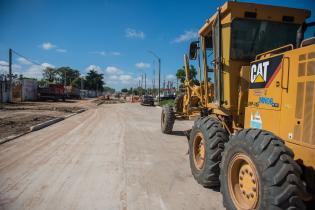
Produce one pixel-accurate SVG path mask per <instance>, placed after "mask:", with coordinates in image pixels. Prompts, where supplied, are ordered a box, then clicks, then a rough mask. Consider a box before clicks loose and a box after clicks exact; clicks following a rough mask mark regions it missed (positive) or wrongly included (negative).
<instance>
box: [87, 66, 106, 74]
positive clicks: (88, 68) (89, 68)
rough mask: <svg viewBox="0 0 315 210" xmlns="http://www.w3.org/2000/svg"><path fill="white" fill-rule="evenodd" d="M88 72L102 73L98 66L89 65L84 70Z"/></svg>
mask: <svg viewBox="0 0 315 210" xmlns="http://www.w3.org/2000/svg"><path fill="white" fill-rule="evenodd" d="M90 70H96V71H97V72H99V73H101V72H102V68H101V67H100V66H97V65H94V64H92V65H89V66H88V67H86V68H85V71H86V72H88V71H90Z"/></svg>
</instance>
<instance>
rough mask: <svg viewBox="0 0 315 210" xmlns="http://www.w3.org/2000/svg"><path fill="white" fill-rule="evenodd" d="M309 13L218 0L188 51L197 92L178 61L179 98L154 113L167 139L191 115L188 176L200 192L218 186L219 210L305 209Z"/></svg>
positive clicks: (314, 101) (314, 81) (308, 192)
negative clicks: (194, 62) (181, 82)
mask: <svg viewBox="0 0 315 210" xmlns="http://www.w3.org/2000/svg"><path fill="white" fill-rule="evenodd" d="M310 14H311V12H310V11H309V10H304V9H294V8H287V7H279V6H270V5H262V4H253V3H245V2H226V3H225V4H224V5H223V6H221V7H219V8H218V9H217V11H216V12H215V14H214V15H213V16H212V17H211V18H210V19H208V20H207V21H206V23H205V24H204V26H202V28H201V29H200V30H199V38H198V41H195V42H192V43H191V44H190V49H189V59H190V60H197V63H198V64H199V65H198V67H199V75H200V77H201V78H200V85H194V84H193V83H192V81H191V80H190V78H189V77H188V75H189V65H188V62H189V60H188V57H187V56H186V55H185V56H184V58H185V59H184V62H185V68H186V75H187V76H186V81H185V95H184V97H181V98H178V99H177V100H176V103H175V107H164V108H163V110H162V115H161V129H162V132H164V133H171V132H172V128H173V124H174V121H175V119H177V118H187V119H188V118H190V117H195V116H199V117H197V119H196V120H195V122H194V125H193V127H192V130H191V132H190V136H189V141H188V142H189V159H190V167H191V171H192V174H193V176H194V178H195V179H196V181H197V182H198V183H199V184H201V185H203V186H206V187H210V188H218V187H220V191H221V193H222V195H223V202H224V206H225V207H226V208H227V209H242V210H245V209H246V210H249V209H259V210H272V209H305V208H306V205H309V204H310V203H311V202H312V201H314V191H315V173H314V168H315V37H311V38H308V39H304V33H305V31H306V29H307V28H309V27H310V26H314V25H315V24H314V23H307V22H306V19H307V18H308V17H310ZM200 60H201V61H200ZM200 63H202V65H200ZM211 67H212V69H211ZM201 69H202V72H201ZM209 75H213V78H212V79H213V84H212V83H211V84H210V80H209V79H208V77H209ZM312 209H315V208H314V207H313V208H312Z"/></svg>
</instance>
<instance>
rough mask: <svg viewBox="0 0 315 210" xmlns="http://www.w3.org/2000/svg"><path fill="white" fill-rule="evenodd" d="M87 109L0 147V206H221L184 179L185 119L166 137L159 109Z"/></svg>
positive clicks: (217, 197) (216, 209)
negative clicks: (161, 124)
mask: <svg viewBox="0 0 315 210" xmlns="http://www.w3.org/2000/svg"><path fill="white" fill-rule="evenodd" d="M82 103H83V104H82V105H80V106H79V107H80V108H81V107H84V103H85V102H82ZM87 103H89V102H87ZM94 104H95V103H94ZM94 104H93V103H92V105H91V106H90V105H87V106H90V107H89V109H88V110H87V111H85V112H83V113H80V114H77V115H74V116H73V117H70V118H67V119H65V120H63V121H61V122H59V123H56V124H54V125H52V126H49V127H46V128H44V129H41V130H39V131H36V132H32V133H29V134H26V135H24V136H22V137H19V138H17V139H15V140H12V141H9V142H6V143H4V144H1V145H0V209H32V210H36V209H52V210H55V209H66V210H68V209H76V210H77V209H82V210H87V209H106V210H140V209H141V210H142V209H144V210H149V209H150V210H155V209H156V210H161V209H162V210H167V209H169V210H177V209H178V210H192V209H194V210H207V209H209V210H222V209H224V208H223V206H222V198H221V194H220V193H219V192H217V191H213V190H210V189H207V188H203V187H202V186H200V185H199V184H197V182H196V181H195V180H194V178H193V177H192V175H191V171H190V167H189V157H188V154H187V152H188V145H187V138H186V136H185V135H184V132H182V131H185V130H187V129H190V128H191V125H192V123H193V122H192V121H177V122H176V123H175V126H174V132H173V134H172V135H166V134H162V133H161V131H160V114H161V108H159V107H150V106H141V105H139V104H131V103H121V104H102V105H100V106H95V105H94ZM70 107H71V105H70ZM56 112H57V111H56ZM56 114H57V113H56ZM1 116H2V115H1Z"/></svg>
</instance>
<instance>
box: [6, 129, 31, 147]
mask: <svg viewBox="0 0 315 210" xmlns="http://www.w3.org/2000/svg"><path fill="white" fill-rule="evenodd" d="M30 132H31V131H26V132H25V133H21V134H17V135H12V136H8V137H5V138H3V139H0V144H4V143H5V142H7V141H11V140H13V139H16V138H19V137H21V136H24V135H26V134H28V133H30Z"/></svg>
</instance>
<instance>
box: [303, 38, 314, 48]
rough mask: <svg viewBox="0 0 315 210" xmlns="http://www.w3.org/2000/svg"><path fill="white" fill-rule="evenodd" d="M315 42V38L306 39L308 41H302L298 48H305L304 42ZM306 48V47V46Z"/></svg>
mask: <svg viewBox="0 0 315 210" xmlns="http://www.w3.org/2000/svg"><path fill="white" fill-rule="evenodd" d="M313 39H314V40H315V37H311V38H308V39H304V40H303V41H302V42H301V45H300V47H305V46H304V42H308V41H311V40H313ZM306 46H307V45H306Z"/></svg>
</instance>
